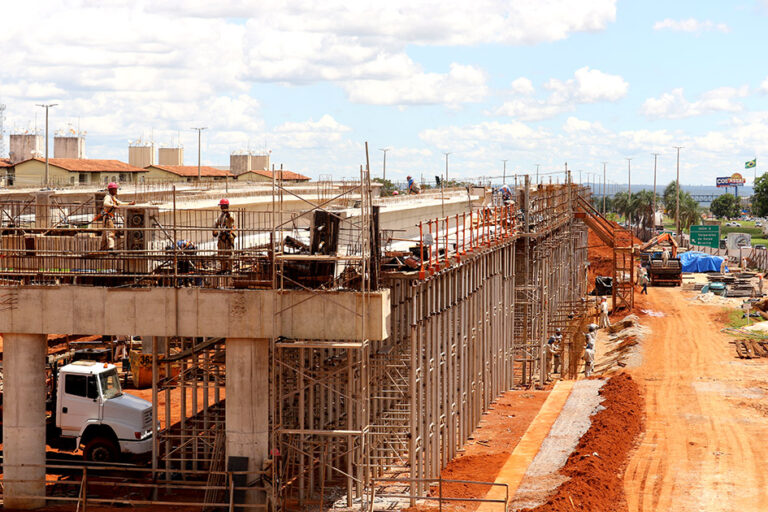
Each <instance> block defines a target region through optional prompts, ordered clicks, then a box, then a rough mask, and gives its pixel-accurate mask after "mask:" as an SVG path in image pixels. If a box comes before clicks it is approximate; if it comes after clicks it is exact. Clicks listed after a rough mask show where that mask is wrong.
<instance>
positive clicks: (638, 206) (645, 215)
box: [632, 190, 655, 237]
mask: <svg viewBox="0 0 768 512" xmlns="http://www.w3.org/2000/svg"><path fill="white" fill-rule="evenodd" d="M653 199H654V197H653V192H652V191H650V190H641V191H640V192H637V193H635V194H632V205H633V208H634V212H633V214H634V216H635V218H636V219H637V223H638V224H639V225H640V226H641V227H642V228H643V233H644V234H645V235H646V237H647V235H648V234H649V233H651V234H652V233H653V229H654V227H655V226H654V224H655V222H654V215H653V214H654V211H653V202H654V201H653Z"/></svg>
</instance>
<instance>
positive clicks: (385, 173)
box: [379, 148, 390, 181]
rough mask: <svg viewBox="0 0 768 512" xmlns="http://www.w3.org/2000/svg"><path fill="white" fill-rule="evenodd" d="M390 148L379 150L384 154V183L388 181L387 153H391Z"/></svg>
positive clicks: (382, 173) (382, 172) (382, 177)
mask: <svg viewBox="0 0 768 512" xmlns="http://www.w3.org/2000/svg"><path fill="white" fill-rule="evenodd" d="M389 149H390V148H379V151H382V152H383V153H384V165H383V168H382V171H381V179H382V180H383V181H387V151H389Z"/></svg>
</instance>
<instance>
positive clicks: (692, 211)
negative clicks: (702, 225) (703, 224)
mask: <svg viewBox="0 0 768 512" xmlns="http://www.w3.org/2000/svg"><path fill="white" fill-rule="evenodd" d="M700 220H701V207H700V206H699V203H697V202H696V200H695V199H694V198H693V197H692V196H691V194H689V193H688V192H682V191H681V192H680V229H683V230H685V229H688V228H690V227H691V226H693V225H694V224H698V223H699V221H700Z"/></svg>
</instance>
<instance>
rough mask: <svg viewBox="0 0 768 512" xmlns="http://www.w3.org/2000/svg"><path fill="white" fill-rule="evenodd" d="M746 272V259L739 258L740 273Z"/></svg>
mask: <svg viewBox="0 0 768 512" xmlns="http://www.w3.org/2000/svg"><path fill="white" fill-rule="evenodd" d="M745 270H747V258H741V271H742V272H744V271H745Z"/></svg>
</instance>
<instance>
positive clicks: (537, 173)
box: [536, 164, 539, 185]
mask: <svg viewBox="0 0 768 512" xmlns="http://www.w3.org/2000/svg"><path fill="white" fill-rule="evenodd" d="M536 184H537V185H538V184H539V164H536Z"/></svg>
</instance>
